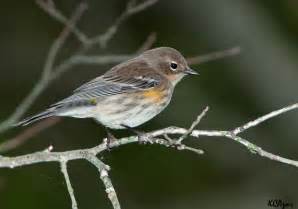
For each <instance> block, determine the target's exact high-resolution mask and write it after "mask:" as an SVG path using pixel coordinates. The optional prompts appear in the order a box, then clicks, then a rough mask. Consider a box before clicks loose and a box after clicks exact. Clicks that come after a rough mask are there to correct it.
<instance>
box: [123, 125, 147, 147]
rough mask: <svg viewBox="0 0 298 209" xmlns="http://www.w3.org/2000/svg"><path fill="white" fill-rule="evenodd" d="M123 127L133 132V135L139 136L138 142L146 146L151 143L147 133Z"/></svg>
mask: <svg viewBox="0 0 298 209" xmlns="http://www.w3.org/2000/svg"><path fill="white" fill-rule="evenodd" d="M121 125H122V126H123V127H125V128H127V129H128V130H130V131H132V132H133V133H135V134H136V135H137V136H138V141H139V143H140V144H146V143H147V142H149V141H150V140H149V139H148V136H147V135H146V133H145V132H143V131H140V130H137V129H135V128H132V127H130V126H127V125H124V124H121Z"/></svg>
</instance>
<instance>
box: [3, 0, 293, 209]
mask: <svg viewBox="0 0 298 209" xmlns="http://www.w3.org/2000/svg"><path fill="white" fill-rule="evenodd" d="M87 2H88V4H89V10H88V11H87V12H86V13H85V15H84V17H83V18H82V20H81V21H80V24H79V26H80V28H81V29H82V30H84V31H86V33H87V34H89V35H95V34H98V33H100V32H103V31H104V30H105V29H106V28H107V27H108V26H109V25H110V24H111V23H112V22H113V20H115V18H117V17H118V16H119V14H120V13H121V12H122V11H123V9H124V7H125V3H126V2H125V1H117V0H111V1H103V0H101V1H99V0H88V1H87ZM77 3H78V1H75V0H73V1H70V0H69V1H64V2H58V1H57V7H58V8H60V9H61V10H62V11H64V12H65V13H66V14H68V15H69V14H70V13H71V11H72V10H73V9H74V7H75V6H76V5H77ZM0 13H1V18H0V25H1V33H0V46H1V47H0V53H1V64H0V75H1V76H0V95H1V103H0V107H1V109H0V119H1V120H2V119H3V120H4V119H5V118H6V117H7V116H9V114H10V113H11V112H13V111H14V109H15V107H16V106H17V105H18V104H19V103H20V101H21V100H22V99H23V98H24V97H25V95H26V94H28V92H30V90H31V89H32V87H33V86H34V84H35V83H36V82H37V80H38V79H39V76H40V74H41V70H42V66H43V64H44V61H45V57H46V55H47V51H48V48H49V46H50V45H51V43H52V41H53V40H54V39H55V38H56V37H57V34H58V33H59V32H60V31H61V25H60V24H59V23H57V22H56V21H55V20H53V19H52V18H50V17H49V16H48V15H47V14H45V13H44V12H43V11H42V10H41V9H39V8H38V7H37V6H36V4H35V2H34V1H31V0H27V1H17V0H12V1H2V2H1V7H0ZM152 31H155V32H156V33H157V42H156V43H155V44H154V47H157V46H171V47H174V48H176V49H178V50H180V51H181V52H182V53H183V54H184V55H185V56H192V55H197V54H205V53H209V52H213V51H216V50H222V49H226V48H230V47H233V46H240V47H241V49H242V52H241V54H240V55H238V56H234V57H229V58H225V59H221V60H217V61H213V62H209V63H206V64H202V65H200V66H192V67H193V68H194V69H197V70H198V71H199V72H200V74H201V75H200V76H199V77H192V78H186V79H185V80H183V82H181V83H180V84H179V86H178V88H176V92H175V94H174V97H173V100H172V102H171V104H170V105H169V107H168V108H167V109H166V110H165V111H164V112H163V113H162V114H160V115H159V116H157V117H156V118H154V120H152V121H150V122H148V123H146V124H145V125H143V126H142V127H140V129H141V130H148V131H149V130H154V129H158V128H162V127H167V126H170V125H176V126H182V127H188V126H189V125H190V123H191V121H192V120H193V119H194V118H195V117H196V115H197V114H198V113H199V112H200V111H201V110H202V109H203V108H204V107H205V106H206V105H209V106H210V108H211V109H210V111H209V113H208V115H207V117H206V118H204V120H203V121H202V123H201V124H200V128H201V129H222V130H226V129H231V128H234V127H236V126H238V125H241V124H243V123H244V122H246V121H249V120H252V119H254V118H256V117H258V116H261V115H263V114H266V113H268V112H270V111H272V110H275V109H278V108H280V107H283V106H286V105H289V104H292V103H295V102H297V100H298V98H297V88H298V82H297V81H298V59H297V57H298V1H297V0H283V1H267V0H237V1H236V0H221V1H217V0H199V1H198V0H184V1H170V0H162V1H159V3H157V4H156V5H155V6H153V7H151V8H149V9H148V10H146V11H144V12H142V13H140V14H137V15H135V16H133V17H132V18H130V19H129V20H128V21H127V22H125V23H124V24H123V25H121V27H120V28H119V32H118V33H117V35H116V36H115V37H114V39H113V40H112V41H111V42H110V44H109V47H108V48H107V49H106V50H97V51H96V50H95V51H93V53H94V54H105V53H106V54H111V53H131V52H134V51H135V50H136V49H137V48H138V47H139V46H140V44H141V43H142V42H143V41H144V40H145V38H146V37H147V35H148V34H149V33H150V32H152ZM78 46H79V44H78V42H77V41H76V39H75V38H73V37H72V38H71V39H70V41H69V42H68V43H67V45H66V49H65V50H64V51H63V53H64V55H65V56H66V55H67V53H68V52H70V51H72V50H74V49H75V48H76V47H78ZM64 55H62V56H64ZM110 67H111V66H110V65H109V66H79V67H76V68H75V69H73V70H72V71H71V72H69V73H67V74H64V75H63V76H62V77H61V78H60V79H58V80H56V81H55V82H54V83H52V85H51V86H50V87H49V88H48V89H47V90H46V91H45V92H44V93H43V94H42V96H40V97H39V98H38V100H37V102H36V103H35V104H34V105H33V106H32V108H31V109H30V110H29V111H28V113H27V114H26V115H30V114H33V113H36V112H37V111H40V110H43V109H44V108H46V107H47V106H48V105H49V104H51V103H54V102H55V101H57V100H60V99H61V98H63V97H65V96H67V95H69V93H70V92H71V90H72V89H74V88H75V87H77V86H79V85H80V84H82V83H84V82H86V81H88V80H89V79H90V78H93V77H95V76H96V75H100V74H102V73H103V72H105V71H106V70H107V69H109V68H110ZM297 123H298V111H293V112H290V113H287V114H284V115H282V116H281V117H278V118H274V119H273V120H271V121H268V122H266V123H264V124H262V125H260V126H258V127H256V128H253V129H250V130H249V131H248V132H245V134H243V136H244V138H247V139H249V140H250V141H251V142H253V143H256V144H258V145H260V146H261V147H263V148H264V149H265V150H268V151H270V152H273V153H276V154H280V155H282V156H285V157H288V158H292V159H298V152H297V147H298V140H297V139H298V129H297ZM22 130H23V129H22V128H15V129H12V130H10V131H8V132H6V133H4V134H1V135H0V142H2V141H5V140H6V139H9V138H11V137H13V136H15V135H16V134H18V133H20V132H21V131H22ZM128 134H130V133H128V132H125V131H124V132H123V131H120V132H116V135H117V136H119V137H120V136H124V135H128ZM104 136H105V132H104V129H103V128H102V127H100V126H98V125H97V124H96V123H95V122H94V121H92V120H78V119H69V118H66V119H64V120H63V122H61V123H59V124H57V125H55V126H53V127H51V128H50V129H47V130H46V131H44V132H42V133H40V134H39V135H37V136H35V137H33V138H32V139H30V140H29V141H28V142H27V143H26V144H25V145H24V146H21V147H19V148H17V149H15V150H13V151H11V152H9V153H6V155H8V156H14V155H20V154H25V153H31V152H34V151H38V150H42V149H44V148H46V147H48V146H49V145H53V146H54V150H55V151H62V150H70V149H78V148H87V147H92V146H94V145H97V144H98V143H100V142H101V139H102V138H103V137H104ZM187 143H189V144H190V145H192V146H194V147H200V148H202V149H204V150H205V151H206V154H205V155H202V156H198V155H195V154H193V153H190V152H182V151H176V150H174V149H167V148H164V147H160V146H157V145H153V146H140V145H137V144H133V145H128V146H123V147H121V148H119V149H115V150H113V151H112V152H110V153H104V155H102V156H101V158H102V159H103V160H104V162H106V163H107V164H109V165H110V166H111V167H112V170H111V172H110V175H111V178H112V180H113V183H114V186H115V188H116V190H117V192H118V197H119V199H120V202H121V204H122V207H123V208H124V209H125V208H126V209H128V208H129V209H149V208H150V209H151V208H156V209H165V208H167V209H168V208H171V209H194V208H196V209H197V208H205V209H211V208H212V209H213V208H216V209H230V208H241V209H250V208H258V209H259V208H260V209H263V208H269V207H268V206H267V202H268V200H270V199H275V198H277V199H282V200H284V201H286V202H290V203H293V205H294V208H298V188H297V184H298V180H297V179H298V178H297V177H298V170H297V168H294V167H291V166H288V165H284V164H281V163H278V162H273V161H270V160H267V159H264V158H261V157H259V156H257V155H252V154H250V153H249V152H248V151H247V150H246V149H244V148H243V147H242V146H240V145H239V144H237V143H234V142H233V141H231V140H228V139H221V138H207V137H201V138H200V139H199V140H195V139H192V138H189V139H188V140H187ZM69 168H70V170H69V171H70V176H71V181H72V183H73V186H74V189H75V194H76V197H77V200H78V204H79V208H80V209H92V208H101V209H104V208H111V205H110V203H109V201H108V200H107V197H106V195H105V193H104V188H103V185H102V183H101V182H100V179H99V176H98V174H97V172H96V170H95V169H94V167H92V166H91V165H90V164H88V163H87V162H84V161H73V162H71V163H70V164H69ZM0 208H1V209H16V208H23V209H27V208H28V209H40V208H42V209H53V208H63V209H64V208H65V209H66V208H71V202H70V199H69V196H68V193H67V190H66V185H65V182H64V180H63V177H62V174H61V173H60V171H59V165H58V164H57V163H44V164H37V165H32V166H27V167H21V168H17V169H13V170H10V169H1V170H0Z"/></svg>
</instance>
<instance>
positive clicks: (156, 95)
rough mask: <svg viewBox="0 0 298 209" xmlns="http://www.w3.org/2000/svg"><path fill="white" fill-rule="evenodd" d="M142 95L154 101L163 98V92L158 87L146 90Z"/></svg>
mask: <svg viewBox="0 0 298 209" xmlns="http://www.w3.org/2000/svg"><path fill="white" fill-rule="evenodd" d="M143 95H144V97H145V98H148V99H151V100H153V101H154V102H160V101H161V100H162V98H163V92H162V91H161V90H159V89H153V90H147V91H145V92H144V93H143Z"/></svg>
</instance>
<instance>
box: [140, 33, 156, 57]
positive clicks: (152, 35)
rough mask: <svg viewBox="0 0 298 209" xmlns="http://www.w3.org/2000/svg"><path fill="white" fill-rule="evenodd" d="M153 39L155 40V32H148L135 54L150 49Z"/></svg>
mask: <svg viewBox="0 0 298 209" xmlns="http://www.w3.org/2000/svg"><path fill="white" fill-rule="evenodd" d="M155 41H156V33H155V32H152V33H150V34H149V36H148V37H147V39H146V40H145V42H144V43H143V44H142V46H141V47H140V48H139V49H138V50H137V54H140V53H142V52H144V51H146V50H148V49H150V48H151V47H152V45H153V44H154V43H155Z"/></svg>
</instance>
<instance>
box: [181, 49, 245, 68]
mask: <svg viewBox="0 0 298 209" xmlns="http://www.w3.org/2000/svg"><path fill="white" fill-rule="evenodd" d="M240 51H241V50H240V47H239V46H236V47H233V48H230V49H226V50H222V51H217V52H211V53H210V54H205V55H198V56H195V57H190V58H187V62H188V64H190V65H197V64H202V63H206V62H210V61H213V60H218V59H221V58H225V57H229V56H235V55H237V54H239V53H240Z"/></svg>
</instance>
